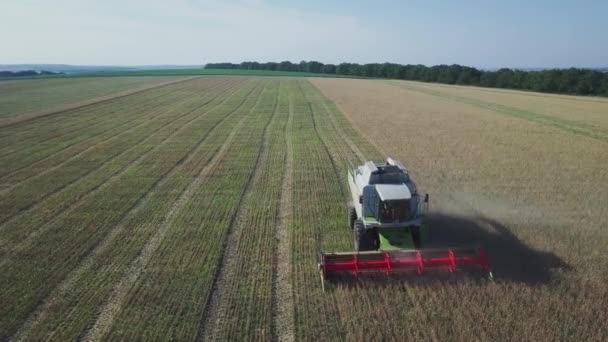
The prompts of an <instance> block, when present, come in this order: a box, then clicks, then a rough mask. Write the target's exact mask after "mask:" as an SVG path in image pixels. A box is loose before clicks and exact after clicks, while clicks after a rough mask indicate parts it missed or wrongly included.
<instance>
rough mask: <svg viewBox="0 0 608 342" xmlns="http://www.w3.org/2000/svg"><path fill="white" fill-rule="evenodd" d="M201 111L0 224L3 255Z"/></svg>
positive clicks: (178, 130)
mask: <svg viewBox="0 0 608 342" xmlns="http://www.w3.org/2000/svg"><path fill="white" fill-rule="evenodd" d="M231 91H232V89H231ZM233 93H234V91H232V93H231V94H230V95H229V96H228V98H229V97H230V96H232V94H233ZM216 95H217V94H216ZM216 95H213V96H216ZM225 100H226V98H220V99H219V102H218V103H217V104H216V105H215V107H213V108H211V109H210V111H213V110H214V109H215V108H217V107H218V106H219V105H220V104H221V103H223V101H225ZM202 114H207V113H202ZM200 115H201V113H193V114H192V115H190V116H189V117H185V118H183V117H182V118H179V119H175V118H174V120H173V121H172V122H171V123H169V124H167V126H166V127H164V128H163V129H162V130H160V131H159V132H157V133H156V134H153V135H150V136H148V137H147V138H146V140H144V142H142V143H140V145H136V146H133V147H132V148H130V149H128V150H127V151H125V153H124V154H122V155H120V156H119V157H117V158H115V160H113V161H112V162H110V163H107V164H106V165H103V166H101V167H100V168H98V169H97V170H95V171H94V172H93V173H91V174H90V175H89V176H87V177H83V178H81V179H79V180H77V181H76V182H75V183H74V184H73V185H71V186H68V187H67V188H66V189H64V190H62V191H58V192H56V193H54V194H52V195H51V196H49V197H48V198H47V199H46V200H45V202H44V206H42V205H37V206H34V207H32V209H30V210H27V211H24V212H22V214H21V215H19V216H16V219H14V220H9V221H7V222H6V223H5V224H3V225H0V255H1V254H4V253H6V248H7V246H14V245H16V244H18V243H19V242H22V241H23V240H24V239H26V238H29V237H31V236H32V235H35V234H36V233H37V232H39V231H40V230H41V229H43V228H44V227H46V226H48V225H50V224H51V222H52V219H55V218H56V217H57V216H59V215H62V214H63V213H64V212H70V211H71V210H74V209H75V208H76V207H77V205H78V203H79V201H82V200H84V199H86V198H87V197H90V196H92V195H94V194H95V193H96V192H97V191H98V190H99V188H100V187H101V186H103V185H104V184H106V183H108V182H109V181H110V180H111V179H116V178H120V176H122V174H123V173H125V172H127V171H128V170H129V166H131V165H132V164H137V163H138V162H140V161H141V160H143V159H144V158H146V156H147V155H148V154H150V153H154V152H155V151H156V150H158V148H159V146H161V145H163V144H164V143H165V142H166V141H167V140H168V139H170V138H172V137H174V136H175V135H176V134H179V132H180V131H181V130H182V129H183V128H184V127H185V126H186V125H188V124H190V123H191V122H192V121H194V120H195V119H198V118H199V116H200ZM49 220H51V221H49ZM21 227H29V229H22V228H21Z"/></svg>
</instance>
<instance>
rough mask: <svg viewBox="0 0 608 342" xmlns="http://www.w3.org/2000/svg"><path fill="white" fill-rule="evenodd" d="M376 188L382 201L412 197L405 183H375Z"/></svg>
mask: <svg viewBox="0 0 608 342" xmlns="http://www.w3.org/2000/svg"><path fill="white" fill-rule="evenodd" d="M376 190H377V191H378V195H380V199H381V200H382V201H391V200H399V199H410V198H412V194H411V193H410V189H409V188H408V187H407V186H406V185H405V184H376Z"/></svg>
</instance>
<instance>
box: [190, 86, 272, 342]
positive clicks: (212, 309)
mask: <svg viewBox="0 0 608 342" xmlns="http://www.w3.org/2000/svg"><path fill="white" fill-rule="evenodd" d="M279 87H280V86H279ZM279 95H280V89H279V90H277V98H276V100H275V101H276V102H275V105H274V108H273V114H272V117H271V118H270V120H268V122H266V125H265V126H264V130H263V133H262V136H263V142H262V143H261V144H260V148H259V149H258V157H257V159H256V162H255V166H254V171H253V173H252V174H251V175H250V176H249V179H248V180H247V183H246V184H245V189H244V191H243V195H242V196H241V198H240V199H239V200H238V202H237V204H236V207H237V208H238V209H237V212H236V214H235V215H234V217H233V218H232V219H231V222H230V224H229V225H228V232H227V235H226V238H225V239H224V243H223V245H224V248H223V249H222V253H221V255H220V257H219V266H218V268H217V269H216V271H215V276H214V278H213V284H212V286H211V293H210V295H209V297H208V299H207V303H206V305H205V309H204V310H203V319H202V320H203V324H202V325H201V329H199V332H198V336H201V334H202V336H203V340H204V341H215V340H217V339H218V338H217V336H218V334H219V329H220V326H221V325H220V320H221V317H222V315H221V313H222V311H226V308H225V307H224V306H223V305H222V304H223V303H225V302H224V297H226V290H227V286H225V284H226V282H227V279H230V277H231V276H234V275H235V274H236V272H237V266H238V265H237V264H236V260H235V257H236V256H237V246H238V241H239V239H240V238H241V236H242V233H243V230H244V229H245V228H244V221H245V218H246V217H247V213H248V211H249V206H248V204H249V203H250V202H251V196H252V193H253V191H252V189H253V188H254V187H255V185H256V184H258V183H259V181H260V178H261V177H262V171H261V170H262V168H261V167H260V165H262V164H264V163H265V162H266V160H267V159H268V145H269V143H270V142H269V141H268V126H270V125H271V124H272V122H273V121H274V120H275V118H276V116H277V112H278V108H279ZM197 339H198V338H197Z"/></svg>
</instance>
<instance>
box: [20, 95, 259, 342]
mask: <svg viewBox="0 0 608 342" xmlns="http://www.w3.org/2000/svg"><path fill="white" fill-rule="evenodd" d="M253 89H255V87H253V88H252V91H253ZM236 91H238V88H237V90H235V91H234V92H232V93H231V94H230V95H229V96H227V98H226V100H228V98H230V97H231V96H232V95H233V94H234V93H235V92H236ZM250 93H251V91H250ZM245 98H246V96H245ZM226 100H224V101H223V102H222V103H220V104H218V105H217V106H216V107H214V108H213V109H215V108H217V107H218V106H220V105H221V104H223V103H225V101H226ZM243 103H244V101H243V102H241V103H240V104H239V105H238V106H237V107H236V108H235V109H234V110H233V111H232V112H234V111H236V110H237V109H238V108H239V107H240V106H242V104H243ZM213 109H210V110H209V111H211V110H213ZM232 112H231V113H232ZM231 113H229V114H231ZM228 116H229V115H227V116H226V118H223V119H221V120H220V121H219V122H218V123H217V124H216V125H214V126H213V128H211V129H210V130H209V131H208V132H207V134H206V135H205V136H204V137H202V138H201V139H202V140H201V142H200V144H199V145H198V146H195V147H194V149H193V150H191V151H196V150H197V149H198V148H200V146H202V145H203V143H204V141H206V140H207V139H208V137H209V136H210V135H211V134H212V133H213V131H214V130H215V128H216V127H218V126H219V125H221V123H222V122H224V121H225V119H227V118H228ZM185 125H187V124H185ZM185 125H184V126H185ZM167 139H169V138H167ZM159 145H162V143H161V144H159ZM194 155H195V153H191V154H186V156H187V158H184V159H183V160H182V161H181V164H184V163H187V162H188V161H189V160H190V159H191V158H192V156H194ZM181 164H180V165H181ZM178 168H179V165H177V164H176V165H175V166H174V168H172V169H171V170H170V171H169V172H168V173H167V174H166V175H165V176H163V177H162V180H160V181H158V182H157V183H155V184H154V185H153V187H152V188H151V189H152V190H150V191H149V192H147V193H146V194H144V195H143V196H142V197H141V198H140V199H139V200H138V203H136V204H135V206H134V207H133V208H132V209H131V211H130V212H127V213H126V214H125V215H124V216H123V217H122V219H121V220H120V221H119V222H118V223H117V225H116V228H114V229H113V230H111V231H110V233H109V234H108V235H107V236H106V237H105V238H104V240H102V241H101V242H100V243H99V244H98V245H97V246H95V247H94V248H93V249H92V251H91V254H89V255H88V256H86V257H85V259H84V260H83V261H82V262H81V264H80V265H79V266H78V267H76V268H75V269H74V271H72V272H71V273H70V274H69V275H68V276H67V277H66V278H65V279H64V280H63V281H62V282H61V283H60V284H59V285H58V286H57V287H56V288H55V290H54V291H53V292H52V293H51V294H50V295H49V296H48V297H47V298H46V299H45V300H44V302H43V303H42V304H41V306H39V307H38V308H37V309H36V310H35V311H34V312H32V313H31V314H30V315H29V317H28V318H27V320H26V322H25V323H24V324H23V325H22V327H21V328H20V329H19V331H18V332H17V333H16V334H15V335H14V336H15V337H14V339H15V340H24V339H26V338H27V336H28V335H29V333H30V331H31V330H32V329H33V328H35V327H36V326H37V325H38V324H39V323H40V322H41V321H43V320H44V319H45V318H46V317H47V315H48V312H49V309H50V308H51V307H52V306H53V304H54V303H55V302H56V301H57V299H59V298H61V297H63V295H64V294H65V293H67V291H69V290H70V288H71V287H72V286H73V284H75V283H76V282H77V281H78V280H79V278H80V276H81V275H82V274H83V273H84V272H86V270H87V269H88V268H90V267H91V265H92V264H93V260H94V258H95V256H97V255H99V254H101V253H103V252H104V251H105V250H106V249H107V248H109V246H111V244H112V241H113V240H114V238H115V237H116V236H117V235H118V234H119V233H120V231H121V230H123V229H124V224H125V222H126V221H127V220H128V219H129V217H132V216H133V215H136V214H137V212H138V211H139V210H140V209H141V208H142V207H143V206H144V205H145V204H146V203H147V201H148V200H149V198H150V197H151V194H152V193H153V192H154V191H155V190H154V189H156V188H158V187H159V186H161V185H162V183H164V182H165V181H166V179H167V178H168V177H171V176H172V175H173V174H174V173H175V172H176V170H177V169H178Z"/></svg>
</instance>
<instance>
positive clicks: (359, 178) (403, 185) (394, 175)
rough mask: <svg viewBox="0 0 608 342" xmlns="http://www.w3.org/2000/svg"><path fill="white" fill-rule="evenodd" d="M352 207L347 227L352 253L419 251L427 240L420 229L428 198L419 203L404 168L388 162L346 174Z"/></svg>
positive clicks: (398, 164) (365, 165) (369, 163)
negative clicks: (413, 249) (353, 251)
mask: <svg viewBox="0 0 608 342" xmlns="http://www.w3.org/2000/svg"><path fill="white" fill-rule="evenodd" d="M348 185H349V188H350V193H351V197H352V205H351V206H349V208H348V223H349V225H350V227H351V229H353V237H354V242H355V250H357V251H370V250H378V249H380V250H395V249H412V248H419V247H420V244H421V242H422V240H424V239H425V238H426V236H427V234H426V229H425V227H424V226H423V216H424V212H425V211H426V209H427V208H428V194H427V195H425V196H424V199H423V200H421V199H420V196H419V194H418V192H417V189H416V184H415V183H414V181H413V180H412V179H411V178H410V176H409V174H408V172H407V170H406V168H405V167H404V166H403V164H401V163H400V162H397V161H395V160H393V159H391V158H389V159H387V161H386V163H373V162H366V163H365V164H363V165H361V166H359V167H357V168H356V169H353V170H349V172H348Z"/></svg>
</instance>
